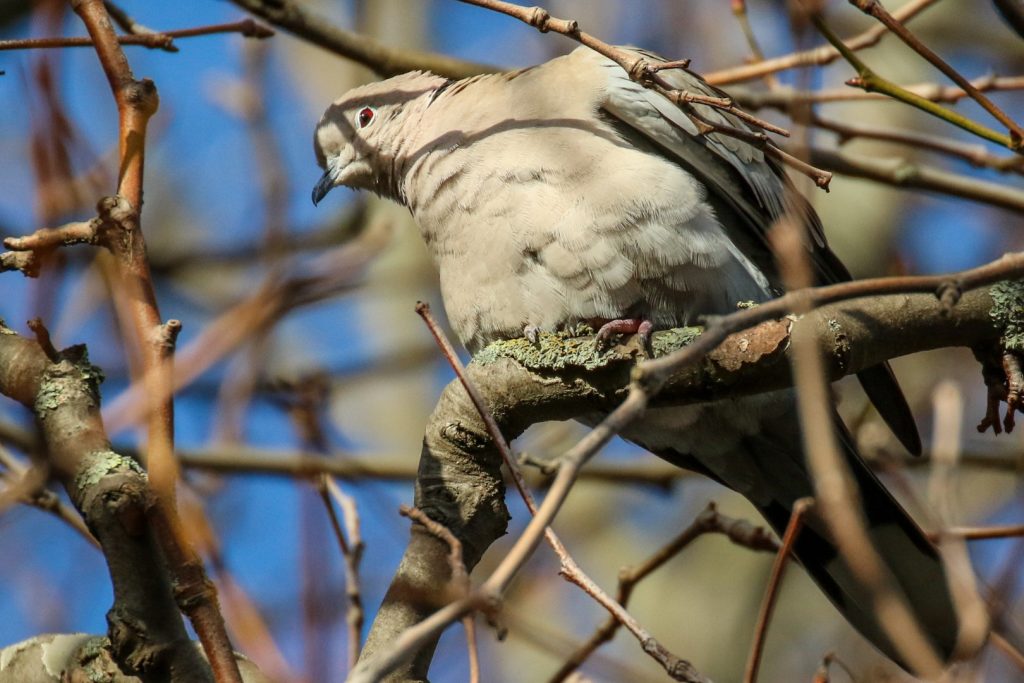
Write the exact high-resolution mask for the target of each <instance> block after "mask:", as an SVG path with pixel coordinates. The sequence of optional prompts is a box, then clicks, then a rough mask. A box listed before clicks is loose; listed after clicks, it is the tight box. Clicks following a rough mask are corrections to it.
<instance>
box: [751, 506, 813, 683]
mask: <svg viewBox="0 0 1024 683" xmlns="http://www.w3.org/2000/svg"><path fill="white" fill-rule="evenodd" d="M813 504H814V500H813V499H811V498H801V499H800V500H798V501H796V502H795V503H793V512H792V513H790V516H789V524H787V525H786V532H785V533H784V534H783V535H782V547H780V548H779V552H778V553H776V555H775V562H774V563H773V564H772V573H771V575H770V576H769V578H768V585H767V586H766V587H765V591H764V597H763V598H762V600H761V609H760V611H759V612H758V614H757V625H756V626H755V627H754V640H753V642H752V643H751V644H750V654H749V655H748V656H747V668H746V670H745V671H744V673H743V681H744V683H755V682H756V681H757V673H758V671H759V670H760V668H761V654H762V653H763V651H764V641H765V638H766V637H767V635H768V622H769V621H770V620H771V618H772V610H773V609H774V608H775V600H776V598H777V597H778V595H779V586H780V585H782V575H783V574H784V573H785V571H786V567H787V566H788V565H789V557H790V553H792V551H793V544H794V543H796V538H797V536H798V535H799V534H800V530H801V529H802V528H803V524H804V515H805V514H806V513H807V511H808V510H809V509H810V508H811V506H812V505H813Z"/></svg>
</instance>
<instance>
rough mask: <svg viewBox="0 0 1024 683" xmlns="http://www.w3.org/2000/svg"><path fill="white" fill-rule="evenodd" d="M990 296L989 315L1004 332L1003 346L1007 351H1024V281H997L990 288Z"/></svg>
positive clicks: (1001, 341) (1001, 340)
mask: <svg viewBox="0 0 1024 683" xmlns="http://www.w3.org/2000/svg"><path fill="white" fill-rule="evenodd" d="M989 296H991V297H992V309H991V311H989V315H990V316H991V317H992V320H993V321H994V322H995V323H996V325H997V326H998V327H999V328H1000V329H1001V330H1002V332H1003V336H1002V338H1001V339H1000V343H1001V344H1002V347H1003V348H1004V349H1006V350H1007V351H1017V352H1022V351H1024V282H1019V281H1010V280H1004V281H1002V282H997V283H996V284H994V285H992V286H991V287H990V288H989Z"/></svg>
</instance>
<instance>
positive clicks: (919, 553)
mask: <svg viewBox="0 0 1024 683" xmlns="http://www.w3.org/2000/svg"><path fill="white" fill-rule="evenodd" d="M790 418H791V419H790ZM836 421H837V422H838V419H837V420H836ZM766 427H767V431H763V432H762V433H760V434H757V435H756V436H750V437H745V438H744V439H743V441H742V445H741V447H740V450H741V451H742V452H735V453H733V454H732V455H731V456H730V457H728V458H714V459H699V460H698V462H696V463H695V462H694V459H695V458H694V456H693V455H692V454H688V455H687V456H681V455H680V454H679V453H676V452H672V451H668V452H666V451H665V450H664V449H659V450H658V453H659V455H662V456H663V457H666V458H667V459H669V460H670V461H673V462H677V463H678V464H682V465H683V466H684V467H690V468H692V469H698V470H700V471H703V472H704V473H705V474H708V475H710V476H711V477H712V478H714V479H716V480H718V481H719V482H721V483H722V484H724V485H726V486H728V487H729V488H732V489H734V490H736V491H738V492H740V493H742V494H743V495H744V496H746V497H747V498H748V499H749V500H750V501H751V502H752V503H753V504H754V505H755V506H756V507H757V509H758V510H759V511H760V513H761V514H762V515H763V516H764V518H765V519H766V520H767V521H768V523H769V524H770V525H771V526H772V527H773V528H774V529H775V531H776V532H777V533H779V534H780V535H781V534H782V533H783V531H784V530H785V528H786V526H787V524H788V523H789V518H790V513H791V511H792V509H793V504H794V503H795V502H796V501H797V500H798V499H799V498H802V497H804V496H812V495H813V493H814V492H813V487H812V484H811V479H810V476H809V474H808V472H807V468H806V465H805V462H804V458H803V454H802V452H801V447H800V443H801V441H800V434H799V430H798V427H797V421H796V417H795V415H787V416H785V417H784V418H783V419H779V420H773V421H772V422H771V424H770V425H766ZM839 429H840V437H841V439H840V440H841V442H842V445H843V451H844V454H845V456H846V462H847V465H848V466H849V467H850V469H851V471H852V473H853V477H854V480H855V481H856V483H857V486H858V488H859V494H860V502H861V504H862V507H863V510H864V517H865V519H866V522H867V530H868V535H869V537H870V539H871V541H872V543H873V544H874V546H875V549H876V550H877V551H878V554H879V556H880V557H881V558H882V561H883V562H885V564H886V565H887V566H888V568H889V571H890V572H891V573H892V576H893V577H894V578H895V580H896V582H897V583H898V584H899V586H900V588H901V589H902V590H903V593H904V595H905V596H906V598H907V602H908V603H909V605H910V609H911V611H912V612H913V614H914V616H915V617H916V618H917V621H918V623H919V624H920V625H921V627H922V629H923V630H924V632H925V635H926V636H927V637H928V639H929V640H930V641H931V643H932V645H933V647H934V648H935V650H936V652H937V653H938V654H939V655H940V656H941V657H942V658H943V659H944V660H945V661H949V660H950V659H951V658H952V657H953V655H954V653H955V652H956V650H957V642H958V636H959V630H960V628H959V627H960V625H959V620H958V618H957V613H956V608H955V607H954V603H953V597H952V595H951V592H950V588H949V585H948V582H947V577H946V571H945V568H944V567H943V564H942V561H941V560H940V559H939V555H938V552H937V550H936V549H935V547H934V546H933V545H932V544H931V542H930V541H929V540H928V539H927V537H926V536H925V535H924V532H922V531H921V529H920V528H919V527H918V526H917V524H916V523H915V522H914V520H913V519H911V518H910V516H909V515H908V514H907V512H906V511H905V510H904V509H903V508H902V507H900V505H899V503H897V502H896V500H895V499H894V498H893V497H892V495H890V494H889V492H888V491H887V490H886V489H885V487H883V486H882V484H881V482H879V481H878V479H877V478H876V477H875V475H874V474H873V473H872V472H871V471H870V470H869V469H868V467H867V465H866V464H865V463H864V461H863V460H862V459H861V458H860V456H859V455H858V454H857V452H856V451H855V450H854V448H853V445H852V443H851V440H850V438H849V437H848V435H847V433H846V431H845V429H843V427H842V425H841V424H840V425H839ZM793 551H794V554H795V556H796V558H797V560H799V562H800V563H801V564H802V565H803V566H804V568H805V569H806V570H807V573H808V574H810V576H811V578H812V579H814V581H815V583H817V584H818V586H819V587H820V588H821V590H822V591H823V592H824V593H825V595H827V596H828V598H829V599H830V600H831V601H832V603H833V604H834V605H835V606H836V608H837V609H838V610H839V611H840V612H841V613H842V615H843V616H844V617H845V618H846V620H847V621H849V622H850V624H851V625H853V626H854V627H855V628H856V629H857V630H858V631H860V633H861V634H863V635H864V637H866V638H867V639H868V640H869V641H871V642H872V643H873V644H874V645H875V646H876V647H877V648H878V649H879V650H881V651H882V652H884V653H885V654H886V655H887V656H888V657H890V658H891V659H892V660H893V661H895V662H897V663H899V664H900V665H901V666H903V667H904V668H905V669H906V668H908V667H907V665H906V664H905V663H904V662H903V660H902V659H901V657H900V656H899V654H898V652H897V650H896V648H895V647H894V646H893V644H892V642H891V641H890V639H889V637H888V636H887V635H886V632H885V629H884V628H883V627H882V625H881V623H879V620H878V617H877V615H876V610H875V606H874V603H873V596H872V594H871V593H870V591H869V590H868V589H867V588H866V587H865V586H864V585H863V584H862V583H861V582H860V581H858V580H857V579H856V578H855V576H854V575H853V574H852V573H851V571H850V569H849V568H848V567H847V565H846V563H845V561H844V560H843V559H842V557H841V556H840V553H839V550H838V548H837V547H836V544H835V542H834V540H833V538H832V534H831V533H830V532H829V530H828V528H827V527H826V525H825V523H824V521H823V520H822V519H820V518H817V517H814V516H811V517H809V518H808V520H807V523H806V524H805V526H804V528H803V530H802V531H801V532H800V535H799V536H798V537H797V541H796V543H795V545H794V549H793Z"/></svg>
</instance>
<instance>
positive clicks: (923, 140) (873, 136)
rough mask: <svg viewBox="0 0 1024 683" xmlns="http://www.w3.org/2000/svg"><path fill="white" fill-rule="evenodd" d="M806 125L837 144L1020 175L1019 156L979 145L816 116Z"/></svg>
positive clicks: (1021, 162) (1023, 169)
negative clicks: (910, 151)
mask: <svg viewBox="0 0 1024 683" xmlns="http://www.w3.org/2000/svg"><path fill="white" fill-rule="evenodd" d="M810 123H811V125H812V126H815V127H816V128H821V129H823V130H828V131H831V132H833V133H835V134H836V135H838V136H839V144H840V145H843V144H845V143H846V142H848V141H850V140H853V139H855V138H862V139H865V140H881V141H884V142H892V143H895V144H897V145H905V146H907V147H914V148H917V149H923V150H926V151H929V152H937V153H939V154H945V155H947V156H951V157H956V158H958V159H963V160H964V161H966V162H968V163H969V164H971V165H972V166H976V167H985V168H992V169H995V170H997V171H999V172H1001V173H1006V172H1010V171H1012V172H1014V173H1022V172H1024V156H1021V155H1019V154H1011V155H1006V156H997V155H995V154H990V153H989V152H988V150H987V149H986V148H985V146H984V145H982V144H976V145H968V144H964V143H962V142H958V141H956V140H951V139H950V138H948V137H940V136H937V135H926V134H924V133H918V132H916V131H912V130H895V129H888V128H875V127H872V126H864V125H857V124H850V123H845V122H840V121H834V120H832V119H826V118H822V117H821V116H818V115H816V114H812V117H811V121H810Z"/></svg>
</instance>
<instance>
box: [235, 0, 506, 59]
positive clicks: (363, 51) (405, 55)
mask: <svg viewBox="0 0 1024 683" xmlns="http://www.w3.org/2000/svg"><path fill="white" fill-rule="evenodd" d="M233 2H234V3H235V4H236V5H238V6H239V7H241V8H242V9H244V10H246V11H248V12H251V13H252V14H255V15H256V16H258V17H262V18H263V19H264V20H266V21H268V22H270V23H271V24H273V25H274V26H278V27H280V28H283V29H285V30H286V31H289V32H290V33H293V34H295V35H296V36H298V37H299V38H302V39H303V40H306V41H308V42H310V43H313V44H314V45H317V46H319V47H322V48H324V49H325V50H329V51H330V52H333V53H335V54H337V55H340V56H342V57H345V58H346V59H351V60H352V61H354V62H357V63H359V64H362V65H363V66H366V67H368V68H370V69H372V70H373V71H374V72H376V73H378V74H380V75H381V76H385V77H386V76H395V75H397V74H401V73H405V72H406V71H416V70H418V69H422V70H424V71H432V72H434V73H436V74H438V75H439V76H447V77H448V78H466V77H468V76H475V75H477V74H482V73H493V72H495V71H499V69H497V68H495V67H492V66H487V65H485V64H474V63H473V62H467V61H464V60H461V59H455V58H454V57H447V56H445V55H439V54H435V53H431V52H418V51H415V50H405V49H401V48H393V47H389V46H387V45H384V44H383V43H379V42H377V41H376V40H374V39H372V38H370V37H368V36H364V35H360V34H358V33H353V32H351V31H346V30H344V29H341V28H339V27H337V26H334V25H333V24H332V23H331V22H330V21H328V20H327V19H326V18H324V17H322V16H320V15H319V14H316V13H315V12H311V11H309V10H308V9H306V7H305V6H303V5H302V4H300V3H298V2H295V1H294V0H273V1H271V0H233Z"/></svg>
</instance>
